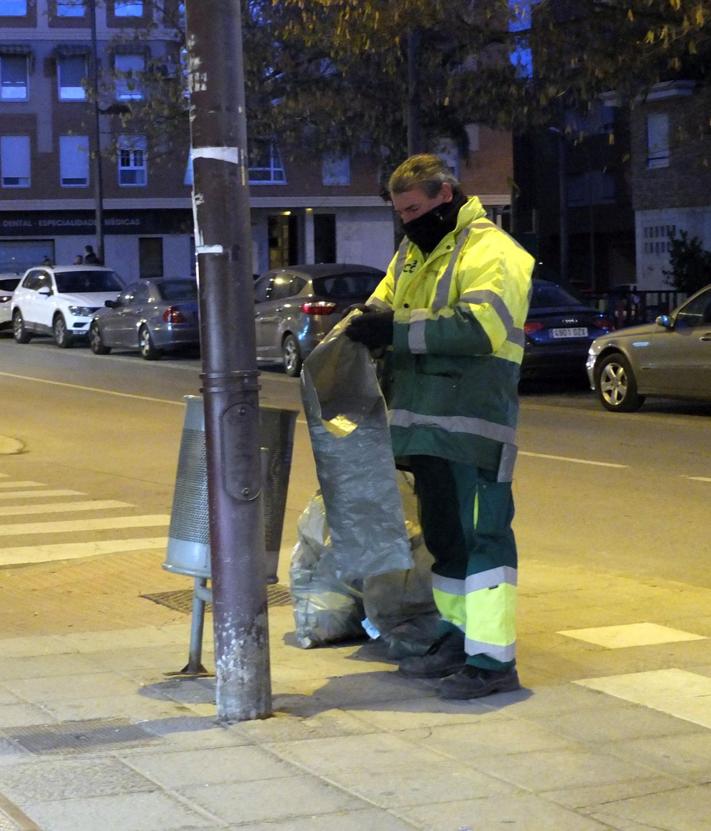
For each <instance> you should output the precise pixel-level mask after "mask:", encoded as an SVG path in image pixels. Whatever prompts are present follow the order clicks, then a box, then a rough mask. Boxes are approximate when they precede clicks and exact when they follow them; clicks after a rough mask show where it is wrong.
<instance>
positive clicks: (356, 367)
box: [291, 321, 436, 653]
mask: <svg viewBox="0 0 711 831" xmlns="http://www.w3.org/2000/svg"><path fill="white" fill-rule="evenodd" d="M345 325H346V321H343V322H341V323H340V324H338V325H337V326H336V327H335V328H334V329H333V330H332V331H331V333H330V334H329V335H328V336H327V337H326V339H325V340H324V341H323V342H322V343H321V344H320V345H319V347H318V348H317V349H316V350H314V352H312V353H311V355H310V356H309V357H308V358H307V360H306V362H305V364H304V370H303V373H302V396H303V401H304V409H305V412H306V419H307V422H308V426H309V432H310V435H311V443H312V446H313V452H314V458H315V461H316V473H317V475H318V479H319V484H320V486H321V490H320V494H319V495H317V496H316V497H314V499H313V500H312V501H311V503H310V504H309V506H308V507H307V508H306V510H305V511H304V513H303V515H302V516H301V519H300V521H299V529H298V531H299V537H298V543H297V545H296V548H295V550H294V554H293V557H292V567H291V588H292V595H293V598H294V612H295V619H296V629H297V631H296V635H297V639H298V641H299V643H300V644H301V645H302V646H315V645H318V644H320V643H327V642H333V641H336V640H343V639H347V638H352V637H356V636H362V634H363V629H362V626H361V620H362V619H363V618H365V619H366V620H365V626H366V628H367V629H370V633H371V635H372V634H375V633H376V632H377V633H378V634H379V635H381V636H382V637H383V638H384V639H385V640H386V642H387V643H388V645H389V646H390V647H391V650H392V651H396V652H405V653H408V652H411V651H419V650H420V649H421V647H422V644H426V643H427V642H429V641H430V640H431V637H432V636H433V633H434V626H435V624H436V615H435V612H434V605H433V602H432V592H431V580H430V567H431V563H432V558H431V556H430V554H429V552H428V551H427V550H426V548H425V547H424V544H423V543H422V539H421V532H420V529H419V523H418V522H417V505H416V499H415V496H414V491H413V487H412V482H411V479H410V478H409V477H407V476H406V475H404V474H402V473H398V471H396V469H395V463H394V460H393V455H392V447H391V444H390V432H389V429H388V423H387V412H386V406H385V401H384V399H383V395H382V393H381V390H380V386H379V384H378V379H377V373H376V368H375V364H374V362H373V360H372V359H371V357H370V354H369V352H368V350H367V349H365V348H364V347H363V346H361V345H360V344H356V343H353V342H352V341H351V340H350V339H349V338H347V337H345V336H344V334H343V330H344V328H345ZM403 506H404V507H405V510H404V509H403ZM413 554H414V556H413Z"/></svg>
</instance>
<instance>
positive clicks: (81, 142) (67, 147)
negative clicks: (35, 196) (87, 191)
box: [59, 136, 89, 188]
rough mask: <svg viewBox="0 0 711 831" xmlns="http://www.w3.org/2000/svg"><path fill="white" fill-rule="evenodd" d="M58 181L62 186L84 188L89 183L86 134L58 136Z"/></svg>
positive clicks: (87, 139)
mask: <svg viewBox="0 0 711 831" xmlns="http://www.w3.org/2000/svg"><path fill="white" fill-rule="evenodd" d="M59 182H60V184H61V186H62V187H63V188H85V187H86V186H87V185H88V184H89V138H88V136H60V137H59Z"/></svg>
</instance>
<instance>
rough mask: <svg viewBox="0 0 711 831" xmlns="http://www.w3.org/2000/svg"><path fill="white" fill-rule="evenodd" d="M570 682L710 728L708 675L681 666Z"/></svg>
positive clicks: (709, 684) (710, 705)
mask: <svg viewBox="0 0 711 831" xmlns="http://www.w3.org/2000/svg"><path fill="white" fill-rule="evenodd" d="M573 683H575V684H579V685H580V686H581V687H587V688H588V689H591V690H598V691H599V692H604V693H607V694H608V695H613V696H615V698H621V699H622V700H623V701H631V702H632V703H633V704H641V705H642V706H644V707H649V708H650V709H652V710H658V711H659V712H660V713H666V714H667V715H670V716H674V717H675V718H681V719H684V721H690V722H692V723H693V724H700V725H701V726H702V727H709V728H711V678H709V676H708V675H698V674H697V673H695V672H687V671H686V670H684V669H677V668H673V669H657V670H651V671H649V672H632V673H629V674H627V675H609V676H607V677H603V678H583V679H581V680H580V681H574V682H573Z"/></svg>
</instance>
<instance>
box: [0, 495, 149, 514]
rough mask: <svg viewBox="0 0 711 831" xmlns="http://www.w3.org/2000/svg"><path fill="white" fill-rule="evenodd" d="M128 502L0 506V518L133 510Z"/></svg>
mask: <svg viewBox="0 0 711 831" xmlns="http://www.w3.org/2000/svg"><path fill="white" fill-rule="evenodd" d="M133 507H135V506H134V505H131V503H130V502H119V501H118V500H116V499H91V500H82V501H80V502H51V503H47V504H45V505H0V516H27V515H29V514H66V513H73V512H74V511H103V510H106V509H108V508H133Z"/></svg>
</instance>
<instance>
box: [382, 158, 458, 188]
mask: <svg viewBox="0 0 711 831" xmlns="http://www.w3.org/2000/svg"><path fill="white" fill-rule="evenodd" d="M445 182H449V184H450V185H451V186H452V188H457V187H459V182H458V180H457V177H456V176H454V175H453V173H452V171H451V170H450V169H449V168H448V167H447V165H446V164H445V163H444V162H443V161H442V159H440V157H439V156H435V155H434V153H418V154H417V155H416V156H410V157H409V158H408V159H405V161H404V162H403V163H402V164H400V165H398V167H397V168H396V169H395V170H394V172H393V174H392V176H391V177H390V180H389V181H388V190H389V191H390V193H405V191H408V190H412V189H413V188H421V189H422V190H423V191H424V192H425V194H426V195H427V196H428V197H430V199H431V198H432V197H434V196H436V195H437V194H438V193H439V191H440V189H441V188H442V185H443V184H444V183H445Z"/></svg>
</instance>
